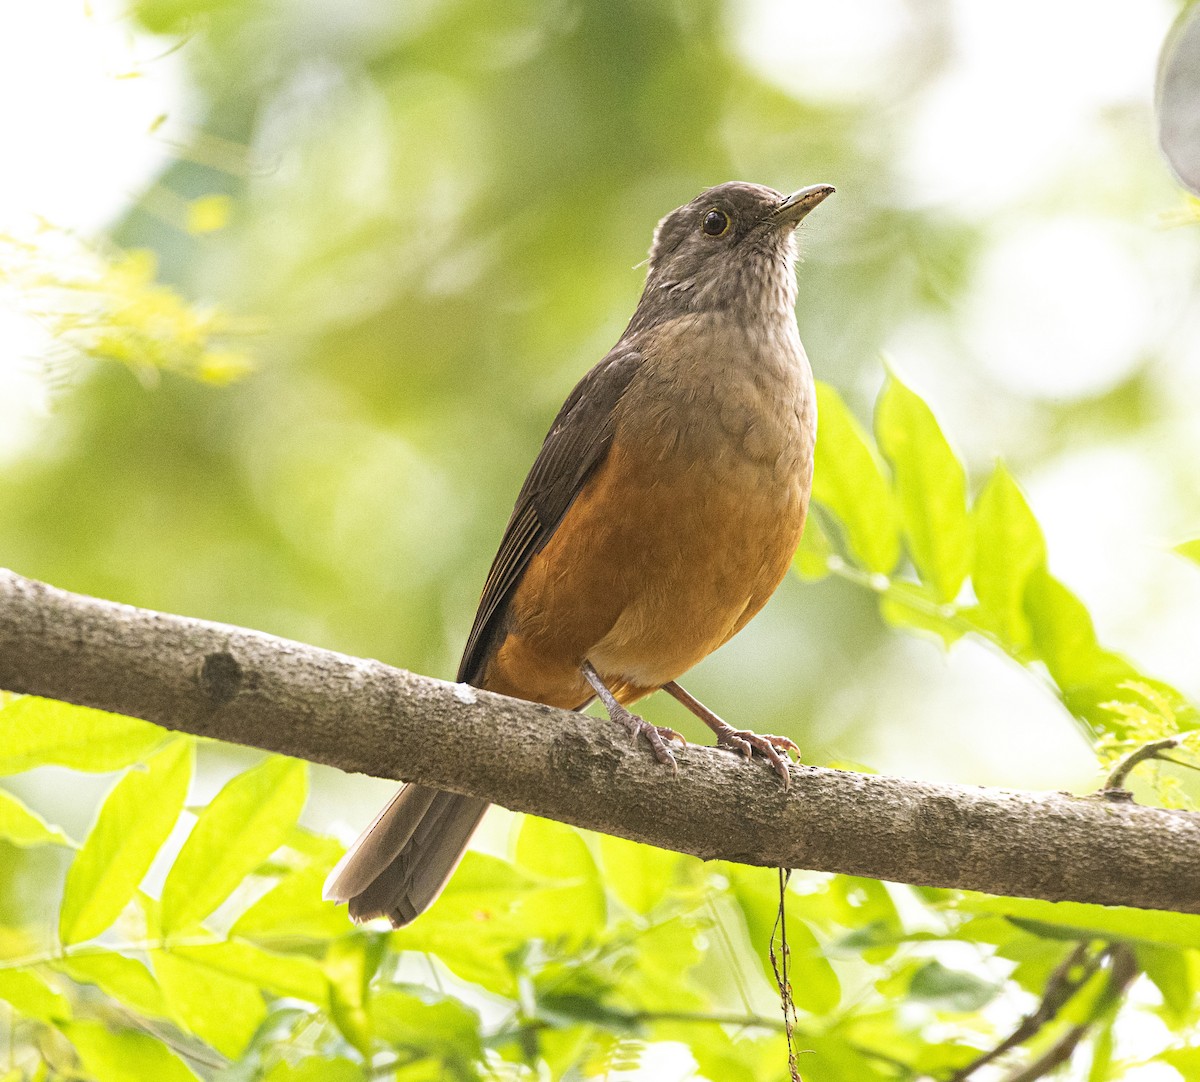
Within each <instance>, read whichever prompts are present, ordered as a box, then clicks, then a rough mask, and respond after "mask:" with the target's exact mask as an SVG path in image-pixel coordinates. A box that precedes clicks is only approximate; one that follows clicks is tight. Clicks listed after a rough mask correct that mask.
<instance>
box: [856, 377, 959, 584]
mask: <svg viewBox="0 0 1200 1082" xmlns="http://www.w3.org/2000/svg"><path fill="white" fill-rule="evenodd" d="M875 434H876V437H877V438H878V440H879V447H880V450H882V451H883V454H884V456H885V457H886V458H887V460H888V462H890V463H891V466H892V472H893V474H894V476H895V478H896V493H897V496H898V497H899V501H900V518H901V521H902V522H903V524H904V534H905V537H906V538H907V540H908V551H909V555H910V556H912V561H913V563H914V564H915V565H916V568H917V572H918V573H919V574H920V576H921V579H922V581H923V582H926V583H928V584H929V585H930V586H932V587H933V591H934V595H935V597H936V598H937V600H939V601H953V600H954V599H955V598H956V597H957V596H958V592H959V590H960V589H961V588H962V584H963V582H964V580H965V579H966V577H967V571H968V570H969V569H970V563H971V526H970V520H969V519H968V517H967V478H966V474H965V473H964V472H963V467H962V463H961V462H959V460H958V458H957V456H956V455H955V454H954V452H953V451H952V450H951V448H950V445H949V444H948V443H947V442H946V438H945V436H943V435H942V430H941V428H940V427H939V426H938V423H937V420H936V419H935V418H934V416H933V412H932V411H931V410H930V408H929V407H928V406H927V405H926V404H925V403H924V402H923V401H922V400H921V399H920V398H918V397H917V395H915V394H913V392H912V391H910V390H909V389H908V388H907V387H905V386H904V384H903V383H901V382H900V381H899V380H898V379H897V378H896V377H895V376H894V375H893V376H889V377H888V382H887V385H886V386H885V387H884V389H883V391H882V393H881V394H880V396H879V401H878V403H877V405H876V410H875Z"/></svg>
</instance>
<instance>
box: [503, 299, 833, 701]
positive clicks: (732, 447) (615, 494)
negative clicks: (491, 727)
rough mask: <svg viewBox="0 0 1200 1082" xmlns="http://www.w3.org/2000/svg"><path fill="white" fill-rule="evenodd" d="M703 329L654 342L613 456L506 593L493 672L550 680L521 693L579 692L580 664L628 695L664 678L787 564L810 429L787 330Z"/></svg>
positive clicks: (689, 662) (801, 368) (625, 406)
mask: <svg viewBox="0 0 1200 1082" xmlns="http://www.w3.org/2000/svg"><path fill="white" fill-rule="evenodd" d="M680 322H682V321H680ZM697 322H699V321H698V320H696V321H692V323H691V325H684V326H681V327H676V328H672V329H670V330H669V331H667V332H665V333H664V334H663V336H662V337H661V338H659V339H658V340H657V341H656V342H655V343H654V344H653V346H651V347H650V349H649V352H648V355H647V363H646V364H645V365H644V366H643V368H642V369H641V371H639V374H638V376H637V377H635V379H634V381H633V382H632V383H631V385H630V386H629V388H628V390H627V391H626V393H625V395H624V396H623V397H622V400H621V403H620V406H619V407H618V409H617V412H616V417H615V421H616V425H615V431H614V435H613V442H612V446H611V449H610V451H609V453H608V456H607V457H606V459H605V461H604V462H603V464H602V465H601V466H600V467H599V468H598V469H597V471H596V472H595V474H594V475H593V476H592V477H591V478H590V479H589V481H588V482H587V483H586V484H585V486H584V488H583V490H582V491H581V492H580V494H579V496H578V497H576V499H575V501H574V503H573V504H572V505H571V508H570V510H569V511H568V512H567V515H566V516H565V518H564V519H563V521H562V523H561V524H560V526H559V528H558V529H557V530H556V531H555V533H554V535H553V536H552V537H551V539H550V541H549V542H548V543H547V545H546V546H545V548H544V549H543V550H542V551H541V553H539V554H538V556H537V557H536V558H535V560H534V561H532V562H531V564H530V567H529V568H528V570H527V572H526V575H525V576H524V579H523V581H522V582H521V584H520V586H519V588H518V590H517V592H516V594H515V596H514V598H513V605H512V631H511V634H510V636H509V640H508V641H507V642H506V643H505V645H504V646H503V647H502V648H501V650H500V653H499V656H498V658H497V665H496V666H494V667H493V668H494V669H495V676H496V678H497V679H499V676H500V673H501V670H502V669H507V670H508V671H511V672H514V673H515V672H516V671H517V670H518V669H523V671H525V672H527V673H533V672H534V670H535V669H536V670H537V671H538V673H539V676H538V678H537V679H538V680H539V681H543V683H544V687H543V688H542V689H541V690H540V692H539V694H538V695H536V696H535V695H534V694H532V691H531V690H527V691H526V695H527V697H539V698H542V699H543V701H550V699H548V698H546V696H548V695H551V694H552V693H553V696H554V700H555V701H556V702H557V704H558V705H574V704H571V703H569V702H568V701H566V700H569V698H570V696H571V695H573V694H575V689H578V691H579V693H580V698H579V700H578V701H580V702H582V701H584V700H585V699H586V698H587V697H588V694H587V691H586V688H585V686H584V685H583V684H582V681H581V680H580V679H579V678H578V677H577V670H578V665H579V663H580V662H581V661H582V660H583V658H585V657H586V658H587V659H588V660H590V661H591V662H592V664H593V665H594V666H595V667H596V669H597V671H598V672H599V673H600V674H601V676H602V677H603V678H605V680H606V681H607V682H608V683H609V684H610V686H612V687H613V689H614V691H615V692H616V693H617V694H618V695H619V697H620V698H622V699H624V700H626V701H629V700H632V699H635V698H637V697H638V696H639V695H641V694H644V693H645V692H646V691H649V690H653V689H654V688H657V687H660V686H661V685H662V684H664V683H667V682H668V681H671V680H674V679H676V678H677V677H679V676H681V675H682V674H683V673H684V672H686V671H687V670H688V669H689V668H691V667H692V666H693V665H695V664H696V663H697V662H698V661H700V660H701V659H702V658H703V657H705V656H706V655H707V654H709V653H711V652H712V651H713V650H715V649H716V648H717V647H718V646H720V645H721V644H722V643H723V642H725V641H726V640H727V639H729V638H730V637H731V636H732V635H733V634H735V633H736V632H737V631H738V630H740V628H741V627H742V626H743V625H744V624H745V623H746V621H748V620H749V619H750V617H752V616H753V615H754V614H755V613H756V612H757V611H758V610H759V609H760V608H761V607H762V606H763V605H764V604H765V603H766V601H767V599H768V598H769V597H770V595H771V593H772V592H773V591H774V590H775V587H776V586H778V584H779V582H780V580H781V579H782V577H783V576H784V574H786V572H787V569H788V567H789V566H790V563H791V559H792V555H793V554H794V552H795V549H796V546H797V544H798V543H799V540H800V533H801V530H802V528H803V525H804V517H805V513H806V511H807V507H808V495H809V489H810V487H811V480H812V456H813V444H814V440H815V435H816V415H815V404H814V392H813V385H812V376H811V373H810V371H809V368H808V363H807V360H806V359H805V357H804V353H803V350H802V349H801V347H800V342H799V338H798V337H797V336H796V333H795V327H794V324H793V325H792V327H791V331H790V333H788V331H787V329H786V328H783V329H782V330H780V332H779V334H778V335H777V336H775V335H767V334H764V333H760V334H749V333H747V332H744V331H742V330H741V329H740V328H733V329H726V328H720V327H718V328H716V330H715V331H714V329H713V328H712V327H704V326H703V325H700V326H697V325H696V323H697ZM529 679H531V680H532V676H531V677H529ZM551 685H554V688H555V689H560V690H554V691H553V692H552V691H551ZM489 686H491V683H489ZM496 690H509V688H508V687H497V688H496ZM509 693H510V694H511V693H517V694H520V691H512V690H509Z"/></svg>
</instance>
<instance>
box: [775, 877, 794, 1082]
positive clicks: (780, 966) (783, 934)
mask: <svg viewBox="0 0 1200 1082" xmlns="http://www.w3.org/2000/svg"><path fill="white" fill-rule="evenodd" d="M778 871H779V912H778V913H776V914H775V924H774V926H773V927H772V928H771V939H770V941H769V942H768V944H767V954H768V956H769V957H770V959H771V969H772V971H773V972H774V973H775V986H776V987H777V988H778V989H779V1005H780V1007H781V1008H782V1010H783V1029H784V1033H786V1034H787V1048H788V1071H789V1072H790V1073H791V1078H792V1082H803V1079H801V1077H800V1068H799V1067H798V1066H797V1065H796V1041H795V1035H796V1023H797V1022H799V1020H800V1019H799V1017H798V1016H797V1014H796V1003H795V1001H794V1000H793V999H792V982H791V979H790V978H789V976H788V965H789V963H790V961H791V955H792V952H791V950H790V948H789V947H788V941H787V885H788V880H789V879H791V878H792V871H791V869H790V868H780V869H778ZM776 936H778V937H779V953H778V954H776V953H775V937H776Z"/></svg>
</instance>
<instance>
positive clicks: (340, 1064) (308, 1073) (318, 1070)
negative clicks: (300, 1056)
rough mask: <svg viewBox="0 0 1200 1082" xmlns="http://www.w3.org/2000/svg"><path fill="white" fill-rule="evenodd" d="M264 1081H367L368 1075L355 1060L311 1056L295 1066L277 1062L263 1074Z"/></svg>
mask: <svg viewBox="0 0 1200 1082" xmlns="http://www.w3.org/2000/svg"><path fill="white" fill-rule="evenodd" d="M263 1082H367V1076H366V1074H365V1073H364V1072H363V1069H362V1067H360V1066H359V1065H358V1064H357V1063H355V1062H354V1061H353V1060H348V1059H342V1058H340V1057H338V1058H336V1059H325V1058H324V1057H323V1056H311V1057H309V1058H308V1059H306V1060H302V1061H301V1062H300V1063H297V1064H296V1065H295V1066H294V1067H293V1066H292V1065H291V1064H290V1063H284V1062H280V1063H277V1064H275V1066H274V1067H272V1068H271V1069H270V1070H269V1071H268V1072H267V1073H266V1075H264V1076H263Z"/></svg>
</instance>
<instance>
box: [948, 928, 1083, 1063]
mask: <svg viewBox="0 0 1200 1082" xmlns="http://www.w3.org/2000/svg"><path fill="white" fill-rule="evenodd" d="M1103 959H1104V954H1103V952H1101V953H1098V954H1096V955H1094V956H1092V957H1090V958H1089V957H1088V948H1087V944H1086V943H1080V944H1079V945H1078V946H1077V947H1076V948H1075V949H1074V950H1073V951H1072V952H1071V953H1070V954H1069V955H1067V957H1066V958H1065V959H1064V960H1063V961H1062V962H1061V963H1060V964H1059V965H1058V967H1057V968H1056V969H1055V970H1054V972H1053V973H1052V974H1050V979H1049V980H1048V981H1047V982H1046V991H1045V992H1043V993H1042V1001H1041V1002H1040V1003H1039V1004H1038V1005H1037V1009H1036V1010H1034V1011H1033V1012H1032V1013H1031V1014H1027V1015H1026V1016H1025V1017H1024V1018H1022V1019H1021V1021H1020V1022H1019V1023H1018V1025H1017V1028H1016V1029H1014V1030H1013V1031H1012V1033H1010V1034H1009V1035H1008V1036H1007V1037H1005V1038H1004V1040H1002V1041H1001V1042H1000V1043H999V1044H998V1045H996V1047H995V1048H991V1049H989V1050H988V1051H987V1052H984V1053H983V1054H982V1055H981V1056H979V1057H977V1058H976V1059H973V1060H972V1061H971V1062H970V1063H968V1064H967V1065H966V1066H965V1067H963V1068H962V1069H961V1070H958V1071H956V1072H955V1073H954V1074H953V1075H951V1076H950V1078H949V1079H948V1082H966V1080H967V1079H968V1078H970V1077H971V1076H972V1075H973V1074H974V1073H975V1072H976V1071H977V1070H979V1068H980V1067H983V1066H985V1065H986V1064H988V1063H991V1062H992V1060H994V1059H997V1058H998V1057H1000V1056H1002V1055H1004V1053H1005V1052H1008V1051H1010V1050H1012V1049H1014V1048H1016V1047H1017V1046H1018V1045H1022V1044H1024V1043H1025V1042H1026V1041H1028V1040H1029V1039H1030V1038H1031V1037H1034V1036H1036V1035H1037V1034H1038V1033H1039V1032H1040V1031H1041V1030H1042V1028H1043V1027H1044V1026H1046V1025H1048V1024H1049V1023H1050V1022H1053V1021H1054V1019H1055V1017H1057V1015H1058V1012H1059V1011H1060V1010H1062V1008H1063V1007H1064V1006H1065V1005H1066V1003H1067V1001H1068V1000H1070V998H1071V997H1072V996H1073V995H1075V993H1076V992H1078V991H1079V989H1080V988H1082V987H1083V985H1084V984H1085V982H1086V981H1087V980H1088V979H1089V978H1090V977H1091V975H1092V974H1093V973H1095V972H1096V970H1097V969H1099V968H1100V963H1101V962H1102V961H1103ZM1081 966H1082V967H1083V968H1082V969H1081V970H1080V972H1079V974H1078V975H1077V976H1075V977H1072V976H1071V973H1072V971H1073V970H1075V969H1078V968H1079V967H1081Z"/></svg>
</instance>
